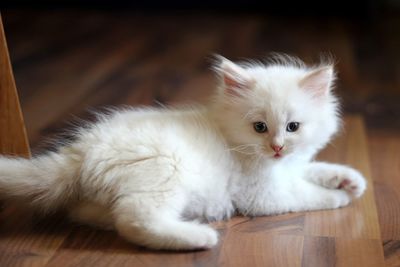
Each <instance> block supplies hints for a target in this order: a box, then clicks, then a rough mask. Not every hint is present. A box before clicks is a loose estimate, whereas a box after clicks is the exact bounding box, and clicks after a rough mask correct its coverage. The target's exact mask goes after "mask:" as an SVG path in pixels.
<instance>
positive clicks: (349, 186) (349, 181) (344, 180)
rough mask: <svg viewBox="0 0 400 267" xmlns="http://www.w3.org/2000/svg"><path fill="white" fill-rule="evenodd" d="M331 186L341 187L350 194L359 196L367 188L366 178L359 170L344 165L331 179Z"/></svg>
mask: <svg viewBox="0 0 400 267" xmlns="http://www.w3.org/2000/svg"><path fill="white" fill-rule="evenodd" d="M330 184H331V188H334V189H340V190H344V191H345V192H347V193H348V194H349V195H350V196H352V197H355V198H358V197H360V196H361V195H362V194H363V193H364V191H365V189H366V188H367V182H366V180H365V178H364V177H363V176H362V175H361V173H359V172H358V171H356V170H354V169H352V168H349V167H345V166H343V167H342V168H340V169H339V170H338V171H337V172H336V174H335V175H334V176H333V177H332V178H331V179H330Z"/></svg>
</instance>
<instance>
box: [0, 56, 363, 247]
mask: <svg viewBox="0 0 400 267" xmlns="http://www.w3.org/2000/svg"><path fill="white" fill-rule="evenodd" d="M286 63H287V62H286ZM286 63H285V64H284V63H282V62H281V63H279V64H272V65H269V66H262V65H247V66H243V67H241V66H239V65H236V64H234V63H232V62H230V61H228V60H226V59H221V61H220V63H219V65H218V66H217V72H218V73H219V74H220V77H221V84H220V86H219V90H218V92H217V94H216V96H215V99H214V100H213V101H212V102H211V103H210V104H209V105H208V106H194V107H186V108H181V109H179V108H178V109H164V108H163V109H131V110H120V111H117V112H113V113H112V114H110V115H107V116H102V117H101V118H100V120H99V122H98V123H96V124H93V125H91V126H89V127H85V128H82V129H80V130H79V131H78V132H77V136H76V137H77V138H76V141H74V142H72V143H70V144H68V145H66V146H64V147H62V148H61V149H60V151H59V152H57V153H50V154H47V155H43V156H39V157H37V158H34V159H31V160H26V159H11V158H0V193H2V194H4V195H8V196H13V197H16V198H21V199H26V200H27V201H29V202H30V203H31V204H32V205H35V206H38V207H39V208H41V209H44V210H53V209H56V208H59V207H65V208H67V210H68V211H69V213H70V217H71V218H72V219H73V220H76V221H80V222H84V223H88V224H92V225H97V226H101V227H104V228H113V229H116V230H117V231H118V232H119V233H120V234H121V235H122V236H124V237H125V238H127V239H128V240H130V241H131V242H134V243H137V244H140V245H144V246H148V247H151V248H163V249H198V248H209V247H212V246H214V245H215V244H216V243H217V233H216V231H215V230H213V229H212V228H211V227H209V226H207V225H205V224H201V223H200V222H205V221H212V220H221V219H225V218H229V217H231V216H232V215H233V214H235V213H236V212H237V213H239V214H244V215H255V216H257V215H270V214H278V213H284V212H295V211H302V210H316V209H331V208H338V207H341V206H345V205H347V204H348V203H349V202H350V201H351V198H352V197H359V196H360V195H361V194H362V193H363V191H364V190H365V186H366V184H365V180H364V178H363V177H362V176H361V174H359V173H358V172H357V171H355V170H353V169H351V168H349V167H346V166H340V165H335V164H328V163H317V162H311V160H312V158H313V157H314V155H315V154H316V153H317V151H318V150H319V149H321V148H322V147H324V146H325V145H326V144H327V142H328V141H329V140H330V138H331V137H332V135H333V134H334V133H335V132H336V131H337V129H338V126H339V118H338V115H337V101H336V98H335V97H334V96H333V95H332V94H331V92H330V91H331V90H330V89H331V88H330V87H331V81H332V79H333V73H332V68H331V67H329V66H328V67H321V68H316V69H307V68H305V67H304V66H300V65H296V64H286Z"/></svg>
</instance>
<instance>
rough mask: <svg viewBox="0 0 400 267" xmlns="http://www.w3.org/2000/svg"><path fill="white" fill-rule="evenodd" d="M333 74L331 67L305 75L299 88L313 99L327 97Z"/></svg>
mask: <svg viewBox="0 0 400 267" xmlns="http://www.w3.org/2000/svg"><path fill="white" fill-rule="evenodd" d="M334 79H335V74H334V71H333V67H332V66H324V67H321V68H318V69H315V70H312V71H311V72H309V73H307V74H306V76H305V77H303V78H302V79H301V80H300V82H299V86H300V88H302V89H303V90H305V91H307V92H308V93H310V94H311V95H312V96H313V97H315V98H321V97H324V96H327V95H328V94H329V92H330V90H331V86H332V83H333V81H334Z"/></svg>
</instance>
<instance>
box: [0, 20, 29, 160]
mask: <svg viewBox="0 0 400 267" xmlns="http://www.w3.org/2000/svg"><path fill="white" fill-rule="evenodd" d="M0 153H1V154H8V155H21V156H25V157H29V156H30V151H29V145H28V139H27V136H26V132H25V125H24V120H23V117H22V112H21V108H20V105H19V99H18V94H17V90H16V88H15V81H14V76H13V73H12V69H11V64H10V58H9V55H8V49H7V43H6V37H5V35H4V29H3V23H2V18H1V16H0Z"/></svg>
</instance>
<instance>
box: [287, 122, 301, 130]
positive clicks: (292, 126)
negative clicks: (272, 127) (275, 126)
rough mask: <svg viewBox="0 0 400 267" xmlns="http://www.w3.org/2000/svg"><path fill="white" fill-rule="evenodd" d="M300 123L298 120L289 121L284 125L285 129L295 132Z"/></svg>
mask: <svg viewBox="0 0 400 267" xmlns="http://www.w3.org/2000/svg"><path fill="white" fill-rule="evenodd" d="M299 127H300V123H298V122H289V123H288V125H287V126H286V131H288V132H295V131H297V130H298V129H299Z"/></svg>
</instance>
